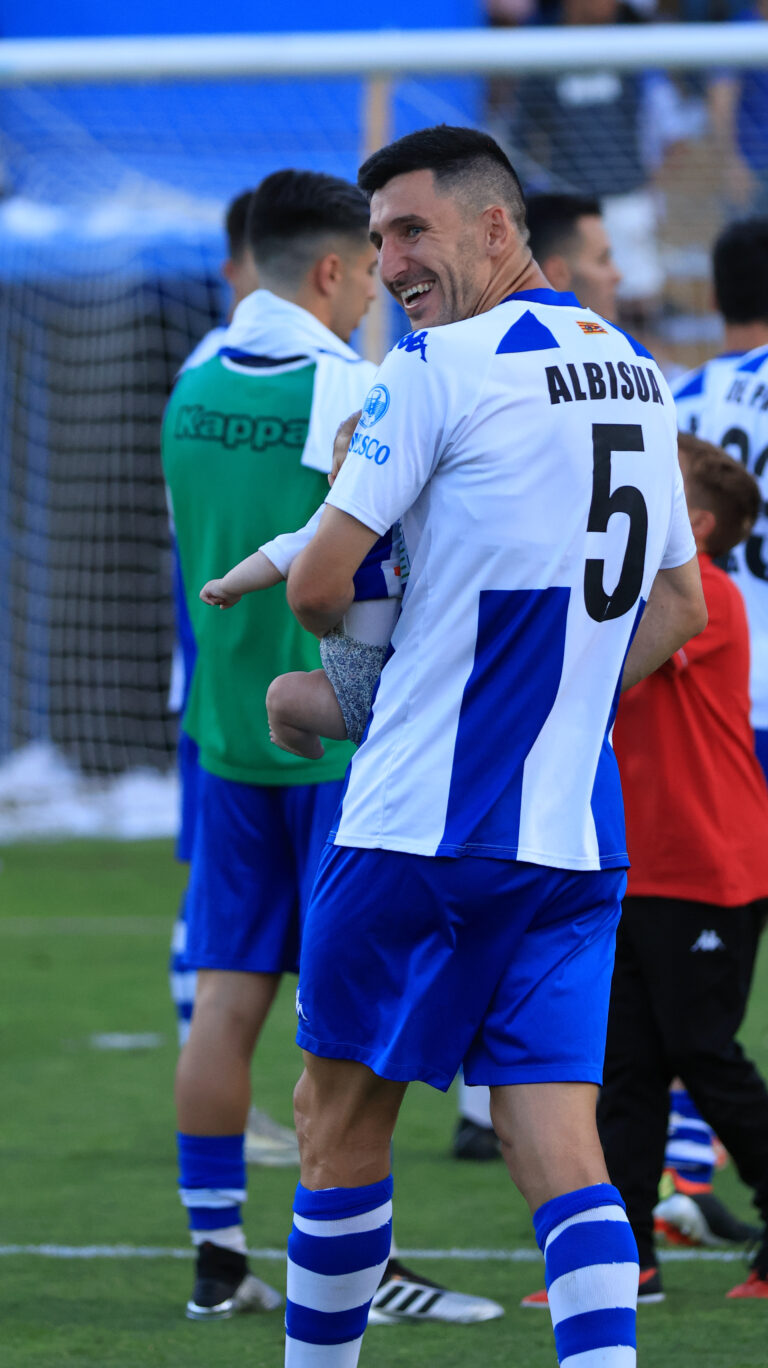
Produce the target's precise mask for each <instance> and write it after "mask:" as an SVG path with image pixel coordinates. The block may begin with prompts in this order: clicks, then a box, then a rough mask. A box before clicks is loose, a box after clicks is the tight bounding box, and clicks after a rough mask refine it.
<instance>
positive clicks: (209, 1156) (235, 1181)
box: [176, 1131, 246, 1254]
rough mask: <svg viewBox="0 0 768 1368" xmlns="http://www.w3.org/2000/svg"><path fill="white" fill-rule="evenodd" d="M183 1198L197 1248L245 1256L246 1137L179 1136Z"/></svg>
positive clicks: (180, 1190)
mask: <svg viewBox="0 0 768 1368" xmlns="http://www.w3.org/2000/svg"><path fill="white" fill-rule="evenodd" d="M176 1141H177V1145H178V1153H179V1196H180V1197H181V1202H182V1206H185V1207H186V1208H187V1213H188V1216H189V1231H190V1235H191V1236H192V1243H193V1244H194V1245H201V1244H203V1243H204V1242H205V1241H206V1240H210V1241H211V1243H212V1244H217V1245H223V1247H224V1248H225V1249H234V1250H235V1251H236V1253H238V1254H244V1253H245V1234H244V1233H243V1224H242V1216H241V1213H240V1203H241V1202H244V1201H245V1197H246V1192H245V1186H246V1178H245V1136H244V1135H184V1134H183V1133H182V1132H181V1131H179V1132H178V1134H177V1136H176Z"/></svg>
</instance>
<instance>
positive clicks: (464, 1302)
mask: <svg viewBox="0 0 768 1368" xmlns="http://www.w3.org/2000/svg"><path fill="white" fill-rule="evenodd" d="M503 1315H504V1308H503V1306H500V1305H499V1303H498V1302H495V1301H491V1300H490V1298H489V1297H473V1296H471V1295H469V1294H468V1293H466V1292H451V1291H449V1290H448V1289H447V1288H445V1287H438V1286H437V1284H436V1283H433V1282H429V1280H428V1279H426V1278H420V1277H418V1275H417V1274H415V1273H411V1272H410V1271H409V1270H408V1269H407V1268H403V1265H402V1264H401V1263H399V1262H398V1261H397V1260H396V1259H390V1261H389V1263H388V1265H387V1269H386V1272H385V1274H384V1277H383V1279H382V1281H381V1283H380V1284H379V1287H378V1288H377V1290H376V1295H375V1296H374V1298H373V1301H372V1303H371V1309H370V1311H369V1312H368V1324H369V1325H403V1324H409V1325H414V1324H416V1323H417V1322H419V1321H445V1322H447V1323H449V1324H453V1325H474V1324H475V1323H476V1322H479V1321H487V1320H497V1319H498V1317H499V1316H503Z"/></svg>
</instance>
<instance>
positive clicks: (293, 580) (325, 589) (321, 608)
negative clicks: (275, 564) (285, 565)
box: [287, 552, 355, 637]
mask: <svg viewBox="0 0 768 1368" xmlns="http://www.w3.org/2000/svg"><path fill="white" fill-rule="evenodd" d="M287 595H288V605H289V607H290V609H291V611H292V612H293V615H294V617H296V618H297V619H298V621H299V622H300V623H301V625H302V627H304V628H305V630H306V631H307V632H312V634H313V636H316V637H323V636H325V634H326V632H329V631H330V630H331V628H332V627H335V626H336V624H337V623H338V622H340V621H341V619H342V618H343V616H344V614H345V613H346V611H347V609H348V608H349V606H350V604H351V603H352V601H353V599H354V596H355V587H354V584H353V582H352V580H351V578H348V577H347V576H346V575H333V574H326V575H324V576H323V577H322V578H320V577H318V576H317V575H315V574H314V573H313V568H312V564H311V561H310V558H309V557H307V556H306V555H305V553H304V552H302V554H301V555H300V556H297V557H296V560H295V561H294V562H293V565H292V566H291V568H290V571H289V572H288V588H287Z"/></svg>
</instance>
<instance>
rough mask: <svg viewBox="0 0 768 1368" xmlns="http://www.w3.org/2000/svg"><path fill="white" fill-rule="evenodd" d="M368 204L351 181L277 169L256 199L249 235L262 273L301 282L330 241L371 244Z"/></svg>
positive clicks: (251, 207)
mask: <svg viewBox="0 0 768 1368" xmlns="http://www.w3.org/2000/svg"><path fill="white" fill-rule="evenodd" d="M368 216H369V211H368V202H367V200H366V198H365V196H364V195H363V194H362V193H361V191H360V190H358V188H357V186H356V185H352V183H351V182H350V181H346V180H342V179H341V177H340V176H326V175H324V174H323V173H322V172H319V171H294V170H287V171H275V172H273V174H272V175H271V176H266V177H265V179H264V180H263V181H262V182H261V184H260V185H259V186H258V187H257V189H256V190H254V192H253V194H252V195H251V199H250V204H249V206H248V221H247V227H246V234H247V239H248V243H249V245H250V247H251V251H252V252H253V255H254V259H255V261H256V264H257V266H259V268H260V269H262V270H264V271H267V272H270V271H271V272H273V273H274V274H275V275H279V276H281V277H283V278H290V279H298V278H299V277H301V276H302V275H303V274H304V273H305V272H306V271H307V270H308V269H309V267H310V266H311V264H312V261H313V260H314V259H315V258H316V256H317V254H318V252H319V251H321V250H322V247H323V242H324V240H325V239H328V238H333V239H339V238H348V239H353V238H360V239H362V241H361V246H362V245H363V243H364V242H367V240H368Z"/></svg>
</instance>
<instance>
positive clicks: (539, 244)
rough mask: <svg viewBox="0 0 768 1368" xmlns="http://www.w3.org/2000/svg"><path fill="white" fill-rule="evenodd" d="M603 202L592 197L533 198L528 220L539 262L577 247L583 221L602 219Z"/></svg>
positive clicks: (527, 216) (538, 196)
mask: <svg viewBox="0 0 768 1368" xmlns="http://www.w3.org/2000/svg"><path fill="white" fill-rule="evenodd" d="M600 214H601V210H600V201H599V200H596V199H595V198H594V197H593V196H591V195H529V196H528V201H527V210H526V218H527V221H528V232H529V234H530V237H529V239H528V241H529V243H530V246H531V251H532V252H533V255H534V257H535V258H536V260H537V261H538V262H542V261H546V259H547V257H550V256H556V255H559V254H560V253H562V252H568V251H569V250H570V249H571V248H573V247H575V246H576V245H577V240H578V234H579V219H583V218H595V217H596V218H599V217H600Z"/></svg>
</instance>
